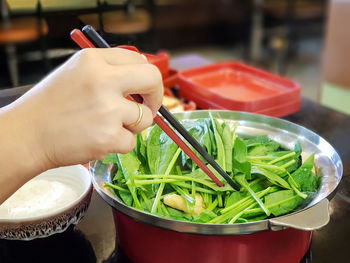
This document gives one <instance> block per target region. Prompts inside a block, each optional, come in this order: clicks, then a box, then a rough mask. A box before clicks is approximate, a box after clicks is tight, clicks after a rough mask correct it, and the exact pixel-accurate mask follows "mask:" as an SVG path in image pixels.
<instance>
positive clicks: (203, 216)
mask: <svg viewBox="0 0 350 263" xmlns="http://www.w3.org/2000/svg"><path fill="white" fill-rule="evenodd" d="M216 216H217V214H215V213H214V212H212V211H205V212H202V213H200V215H199V216H193V220H192V222H196V223H207V222H209V221H210V220H212V219H213V218H215V217H216Z"/></svg>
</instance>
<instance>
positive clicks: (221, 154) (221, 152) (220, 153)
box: [210, 114, 226, 171]
mask: <svg viewBox="0 0 350 263" xmlns="http://www.w3.org/2000/svg"><path fill="white" fill-rule="evenodd" d="M210 119H211V124H212V127H213V130H214V137H215V142H216V147H217V158H216V161H217V163H218V164H219V165H220V166H221V167H222V169H224V170H225V171H226V160H225V148H224V145H223V143H222V138H221V136H220V133H219V131H218V129H221V126H220V124H219V123H218V121H217V120H216V119H213V117H212V115H211V114H210Z"/></svg>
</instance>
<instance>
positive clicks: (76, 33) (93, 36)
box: [71, 26, 239, 190]
mask: <svg viewBox="0 0 350 263" xmlns="http://www.w3.org/2000/svg"><path fill="white" fill-rule="evenodd" d="M80 33H81V31H80V30H77V29H75V30H73V31H72V33H71V36H72V35H73V36H72V39H73V40H74V41H75V42H76V43H77V44H78V45H79V46H81V44H83V45H85V46H89V47H91V45H87V44H86V43H87V41H86V38H88V40H90V41H91V42H93V44H95V45H96V46H98V47H104V48H110V45H109V44H108V43H107V42H106V41H105V40H104V39H103V38H102V37H101V36H100V35H99V34H98V33H97V32H96V31H95V29H94V28H93V27H91V26H85V27H84V28H83V33H84V35H83V36H82V35H81V34H80ZM73 37H74V38H73ZM132 97H133V99H134V100H135V101H137V102H139V103H142V101H143V99H142V97H141V96H140V95H132ZM158 112H159V113H161V115H162V116H163V117H164V118H165V119H166V120H168V121H169V123H170V124H171V125H172V126H173V127H174V129H176V130H177V131H178V132H179V133H180V134H181V135H182V136H183V137H184V138H185V139H186V140H187V141H188V142H189V143H190V144H191V145H192V147H193V148H194V149H196V150H197V151H198V153H199V154H200V155H201V156H203V158H204V159H205V160H206V161H207V162H208V163H209V164H210V165H211V166H212V167H213V168H214V169H215V170H216V171H217V172H218V173H219V174H220V175H221V176H222V177H223V178H224V179H225V180H226V181H227V182H228V183H229V184H230V185H231V187H232V188H234V189H236V190H239V186H238V185H237V184H236V183H235V182H233V180H232V179H231V178H230V177H229V176H228V175H227V174H226V172H225V171H224V170H223V169H222V168H221V167H220V166H219V165H218V164H217V163H216V162H215V160H214V159H213V158H212V157H211V156H210V155H209V154H208V153H207V152H206V150H205V149H204V148H203V147H202V146H201V145H200V144H199V143H198V142H197V141H196V140H195V139H194V138H193V137H192V136H191V135H190V134H189V133H188V132H187V131H186V129H185V128H184V127H183V126H182V125H181V123H180V122H178V121H177V120H176V118H175V117H174V116H173V115H172V114H171V113H170V112H169V111H168V110H167V109H166V108H165V107H164V106H161V107H160V109H159V111H158ZM154 121H155V122H156V123H157V125H158V126H159V127H160V128H161V129H162V130H163V131H164V132H165V133H166V134H167V135H168V136H169V137H170V138H171V139H172V140H173V141H174V142H175V143H176V144H177V145H178V146H179V147H180V148H181V149H182V150H183V151H184V152H185V153H186V154H187V155H188V156H189V157H190V158H191V159H192V160H193V161H194V162H195V163H196V164H197V165H198V167H200V168H201V169H202V170H203V171H204V172H205V173H206V174H207V175H208V176H209V177H210V178H211V179H212V180H213V181H214V182H215V183H216V184H217V185H218V186H223V184H222V182H221V181H220V180H218V178H217V177H216V176H215V175H214V174H213V173H212V172H211V171H210V169H209V168H208V167H207V166H206V165H205V164H204V163H203V162H202V160H201V159H200V158H199V157H198V156H197V155H196V154H195V153H194V152H193V151H192V150H191V149H190V148H189V147H188V146H187V144H186V143H185V142H184V141H183V140H182V139H181V138H180V137H179V136H178V135H177V134H176V133H175V132H174V130H173V129H171V128H170V127H169V126H168V124H167V123H166V122H165V121H164V120H163V119H162V118H161V117H160V116H159V114H157V115H156V117H155V118H154Z"/></svg>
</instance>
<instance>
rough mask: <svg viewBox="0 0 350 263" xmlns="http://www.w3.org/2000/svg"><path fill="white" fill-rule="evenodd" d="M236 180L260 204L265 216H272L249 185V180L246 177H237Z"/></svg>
mask: <svg viewBox="0 0 350 263" xmlns="http://www.w3.org/2000/svg"><path fill="white" fill-rule="evenodd" d="M235 179H236V181H237V182H238V183H239V184H240V185H241V186H243V187H244V188H245V189H246V190H247V191H248V192H249V194H250V195H251V196H252V197H253V198H254V199H255V201H256V202H257V203H258V204H259V206H260V207H261V208H262V210H264V212H265V214H266V215H270V211H269V210H268V209H267V208H266V207H265V206H264V204H263V203H262V202H261V200H260V199H259V197H257V196H256V195H255V193H254V191H253V190H252V189H251V188H250V187H249V184H248V182H247V180H246V179H245V176H244V175H236V176H235Z"/></svg>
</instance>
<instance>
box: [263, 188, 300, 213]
mask: <svg viewBox="0 0 350 263" xmlns="http://www.w3.org/2000/svg"><path fill="white" fill-rule="evenodd" d="M302 200H303V199H302V198H301V197H299V196H298V195H296V194H294V192H293V190H281V191H278V192H274V193H272V194H268V195H266V196H265V205H266V206H267V207H268V208H269V210H270V211H271V213H272V214H273V215H274V216H280V215H284V214H287V213H289V212H291V211H293V210H294V209H295V208H296V207H297V206H298V205H299V204H301V202H302Z"/></svg>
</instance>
